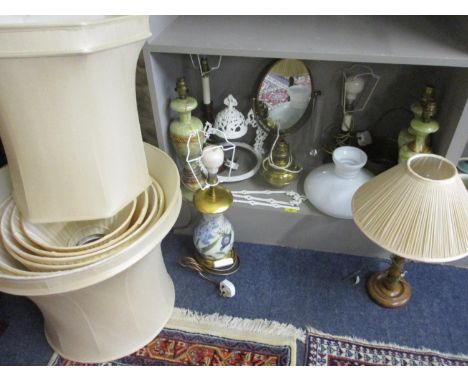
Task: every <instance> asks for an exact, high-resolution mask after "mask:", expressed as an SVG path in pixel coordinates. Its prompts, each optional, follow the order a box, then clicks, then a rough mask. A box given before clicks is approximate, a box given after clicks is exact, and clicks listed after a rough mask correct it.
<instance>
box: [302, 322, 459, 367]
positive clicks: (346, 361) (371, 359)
mask: <svg viewBox="0 0 468 382" xmlns="http://www.w3.org/2000/svg"><path fill="white" fill-rule="evenodd" d="M306 346H307V349H306V357H307V358H306V365H308V366H468V357H467V356H466V355H452V354H444V353H439V352H437V351H434V350H429V349H411V348H408V347H401V346H398V345H393V344H382V343H375V342H374V343H373V342H367V341H365V340H361V339H356V338H348V337H337V336H332V335H329V334H325V333H320V332H317V331H315V330H311V331H309V332H308V333H307V342H306Z"/></svg>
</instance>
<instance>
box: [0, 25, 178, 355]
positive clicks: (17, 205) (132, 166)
mask: <svg viewBox="0 0 468 382" xmlns="http://www.w3.org/2000/svg"><path fill="white" fill-rule="evenodd" d="M9 23H11V24H9ZM149 35H150V33H149V23H148V17H146V16H116V17H105V16H98V17H96V16H94V17H93V16H92V17H89V16H77V17H61V16H59V17H56V16H49V17H31V18H29V17H20V16H19V17H12V18H8V19H5V18H3V19H2V18H1V17H0V73H1V74H2V79H1V80H0V135H1V138H2V142H3V143H4V145H5V151H6V155H7V159H8V166H5V167H4V168H2V169H0V291H2V292H5V293H10V294H16V295H20V296H26V297H28V298H30V299H31V300H32V301H33V302H34V303H35V304H36V305H37V306H38V307H39V309H40V310H41V312H42V314H43V316H44V328H45V335H46V338H47V341H48V342H49V344H50V346H51V347H52V348H53V349H54V350H55V351H57V352H58V353H59V354H60V355H62V356H63V357H65V358H68V359H70V360H74V361H79V362H104V361H108V360H111V359H116V358H120V357H122V356H124V355H127V354H130V353H132V352H134V351H136V350H137V349H139V348H140V347H142V346H143V345H145V344H146V343H148V342H149V341H150V340H151V339H153V338H154V337H155V336H156V335H157V334H158V333H159V331H160V330H161V329H162V327H163V326H164V325H165V323H166V322H167V320H168V319H169V317H170V315H171V312H172V310H173V307H174V299H175V294H174V293H175V291H174V286H173V283H172V280H171V277H170V276H169V274H168V273H167V271H166V268H165V265H164V262H163V259H162V254H161V245H160V244H161V240H162V239H163V238H164V236H165V235H167V233H168V232H169V230H170V229H171V228H172V226H173V225H174V223H175V221H176V219H177V216H178V214H179V210H180V206H181V199H182V197H181V193H180V188H179V186H180V182H179V174H178V170H177V166H176V165H175V163H174V162H173V160H172V159H171V158H170V157H169V156H168V155H167V154H165V153H163V152H162V151H161V150H159V149H157V148H155V147H153V146H150V145H147V144H144V143H143V141H142V137H141V132H140V126H139V121H138V114H137V109H136V97H135V67H136V62H137V58H138V55H139V53H140V50H141V48H142V46H143V44H144V41H145V39H146V38H147V37H149ZM10 178H11V182H10Z"/></svg>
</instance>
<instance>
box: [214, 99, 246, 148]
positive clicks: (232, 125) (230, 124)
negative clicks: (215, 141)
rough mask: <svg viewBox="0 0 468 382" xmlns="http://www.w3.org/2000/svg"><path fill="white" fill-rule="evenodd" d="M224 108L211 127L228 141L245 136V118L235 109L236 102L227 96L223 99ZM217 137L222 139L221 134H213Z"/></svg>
mask: <svg viewBox="0 0 468 382" xmlns="http://www.w3.org/2000/svg"><path fill="white" fill-rule="evenodd" d="M224 104H225V105H226V107H225V108H224V109H223V110H221V111H220V112H219V113H218V114H217V115H216V119H215V121H214V125H213V127H214V128H215V130H219V131H222V132H224V133H225V135H226V137H227V138H228V139H239V138H242V137H243V136H244V135H245V134H247V125H246V123H245V117H244V116H243V114H242V113H241V112H240V111H239V110H237V109H236V106H237V100H236V99H235V98H234V97H233V96H232V95H231V94H229V95H228V96H227V97H226V98H225V99H224ZM215 134H216V135H217V136H218V137H220V138H224V137H223V136H222V135H221V134H219V133H215Z"/></svg>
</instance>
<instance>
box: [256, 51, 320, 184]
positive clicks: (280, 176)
mask: <svg viewBox="0 0 468 382" xmlns="http://www.w3.org/2000/svg"><path fill="white" fill-rule="evenodd" d="M313 90H314V89H313V83H312V75H311V73H310V71H309V69H308V68H307V66H306V65H305V64H304V62H302V61H300V60H291V59H282V60H278V61H275V62H274V63H273V64H272V65H270V66H269V67H268V68H267V70H266V71H265V73H264V74H263V75H262V76H261V78H260V81H259V83H258V85H257V87H256V89H255V94H254V99H253V111H254V114H255V118H256V120H257V122H258V124H259V126H260V127H261V128H262V129H263V130H265V131H266V132H267V133H268V134H269V137H268V143H269V147H268V148H267V154H266V157H265V158H264V159H263V161H262V166H261V167H260V174H261V175H262V177H263V178H264V179H265V180H266V181H267V182H268V183H269V184H270V185H272V186H275V187H283V186H286V185H287V184H289V183H291V182H292V181H294V180H295V179H296V178H297V177H298V175H299V173H300V172H301V170H302V168H301V167H300V165H299V164H298V163H297V161H296V159H295V157H294V155H293V154H292V153H291V151H290V148H289V144H288V143H287V141H286V139H285V136H287V135H289V134H292V133H294V132H295V131H296V130H298V129H300V128H301V127H302V126H303V125H304V123H305V122H306V121H307V119H308V118H309V117H310V113H311V111H312V102H311V100H312V99H313V97H314V96H315V93H314V91H313Z"/></svg>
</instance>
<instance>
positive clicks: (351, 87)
mask: <svg viewBox="0 0 468 382" xmlns="http://www.w3.org/2000/svg"><path fill="white" fill-rule="evenodd" d="M364 85H365V81H364V79H363V78H362V76H355V77H351V78H348V79H347V80H346V82H345V92H346V100H347V101H348V103H349V104H352V103H353V102H354V101H355V100H356V98H357V96H358V95H359V94H361V92H362V91H363V90H364Z"/></svg>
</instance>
